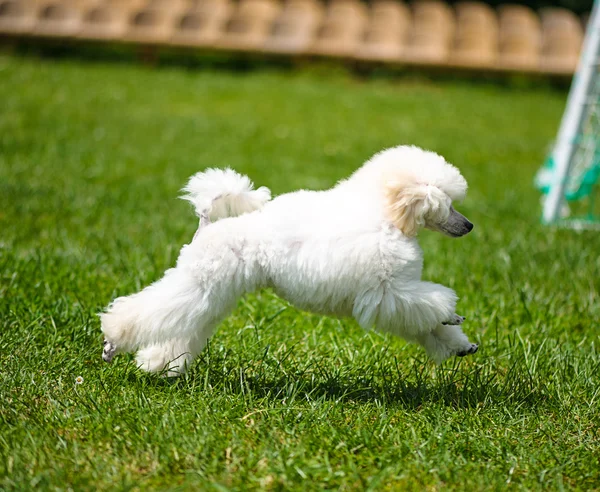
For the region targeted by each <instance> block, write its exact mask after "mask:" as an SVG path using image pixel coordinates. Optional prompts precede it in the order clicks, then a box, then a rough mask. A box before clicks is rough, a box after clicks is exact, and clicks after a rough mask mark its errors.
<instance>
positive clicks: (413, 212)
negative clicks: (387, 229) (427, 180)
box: [386, 183, 449, 237]
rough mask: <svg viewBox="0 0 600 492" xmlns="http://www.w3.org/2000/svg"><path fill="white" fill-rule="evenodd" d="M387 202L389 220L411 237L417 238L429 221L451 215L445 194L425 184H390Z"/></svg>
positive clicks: (387, 187)
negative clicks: (420, 230)
mask: <svg viewBox="0 0 600 492" xmlns="http://www.w3.org/2000/svg"><path fill="white" fill-rule="evenodd" d="M386 201H387V203H386V207H387V210H386V212H387V216H388V218H389V219H390V220H391V221H392V223H393V224H394V225H395V226H396V227H397V228H398V229H400V231H402V233H403V234H404V235H405V236H409V237H414V236H416V235H417V232H418V230H419V229H420V228H421V227H423V226H424V225H425V223H426V221H427V220H428V219H433V220H443V216H444V215H446V217H447V215H448V213H449V208H448V204H447V203H446V202H447V201H448V199H447V197H446V195H445V193H444V192H443V191H442V190H440V189H439V188H437V187H435V186H430V185H425V184H416V183H389V184H388V185H387V186H386Z"/></svg>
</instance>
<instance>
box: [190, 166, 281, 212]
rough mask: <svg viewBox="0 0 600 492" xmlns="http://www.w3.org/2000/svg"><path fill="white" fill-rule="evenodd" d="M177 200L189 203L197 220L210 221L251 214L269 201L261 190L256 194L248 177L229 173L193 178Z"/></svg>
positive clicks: (209, 172)
mask: <svg viewBox="0 0 600 492" xmlns="http://www.w3.org/2000/svg"><path fill="white" fill-rule="evenodd" d="M182 191H184V192H185V193H186V194H185V195H183V196H182V197H181V198H183V199H184V200H187V201H189V202H191V203H192V204H193V205H194V208H195V209H196V214H197V215H198V217H200V218H201V219H203V218H204V219H210V220H211V221H214V220H218V219H224V218H226V217H235V216H237V215H242V214H245V213H248V212H253V211H254V210H258V209H259V208H262V206H263V205H264V204H265V203H266V202H268V201H269V200H270V199H271V191H270V190H269V189H268V188H265V187H264V186H261V187H260V188H258V189H257V190H255V189H254V184H253V183H252V181H250V178H248V176H242V175H241V174H238V173H237V172H235V171H234V170H233V169H229V168H227V169H207V170H206V171H204V172H201V173H197V174H194V175H193V176H192V177H191V178H190V180H189V181H188V184H187V185H186V187H185V188H183V190H182Z"/></svg>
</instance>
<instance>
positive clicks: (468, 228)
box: [465, 222, 473, 232]
mask: <svg viewBox="0 0 600 492" xmlns="http://www.w3.org/2000/svg"><path fill="white" fill-rule="evenodd" d="M465 225H466V226H467V232H471V231H472V230H473V224H472V223H471V222H467V223H466V224H465Z"/></svg>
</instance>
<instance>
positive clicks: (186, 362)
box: [135, 337, 206, 377]
mask: <svg viewBox="0 0 600 492" xmlns="http://www.w3.org/2000/svg"><path fill="white" fill-rule="evenodd" d="M205 344H206V340H204V339H200V338H198V337H193V338H191V339H190V338H186V339H182V338H174V339H172V340H169V341H167V342H164V343H161V344H155V345H151V346H149V347H144V348H142V349H140V350H139V351H138V353H137V354H136V358H135V359H136V362H137V365H138V367H139V368H140V369H142V370H144V371H146V372H155V373H156V372H160V373H163V374H164V375H165V376H167V377H175V376H181V375H183V374H185V373H186V372H187V371H188V369H189V368H190V366H191V364H192V362H193V361H194V359H195V358H196V356H197V355H198V353H200V351H201V350H202V349H203V348H204V345H205Z"/></svg>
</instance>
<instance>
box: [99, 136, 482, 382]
mask: <svg viewBox="0 0 600 492" xmlns="http://www.w3.org/2000/svg"><path fill="white" fill-rule="evenodd" d="M466 190H467V183H466V181H465V179H464V178H463V177H462V175H461V174H460V172H459V171H458V169H456V168H455V167H454V166H452V165H450V164H448V163H447V162H446V161H445V160H444V158H443V157H440V156H439V155H437V154H435V153H433V152H428V151H425V150H421V149H419V148H417V147H409V146H401V147H395V148H392V149H388V150H385V151H383V152H380V153H378V154H376V155H375V156H374V157H373V158H372V159H371V160H369V161H368V162H367V163H366V164H364V165H363V166H362V167H361V168H360V169H359V170H358V171H356V172H355V173H354V174H353V175H352V176H351V177H350V178H349V179H346V180H344V181H340V182H339V183H338V184H337V185H336V186H335V187H333V188H332V189H330V190H327V191H306V190H301V191H297V192H294V193H288V194H285V195H281V196H279V197H277V198H275V199H274V200H270V198H271V194H270V191H269V190H268V189H267V188H264V187H262V188H259V189H257V190H253V185H252V182H251V181H250V180H249V179H248V178H247V177H246V176H241V175H239V174H237V173H236V172H235V171H233V170H231V169H225V170H219V169H208V170H206V171H205V172H202V173H198V174H196V175H194V176H192V178H191V179H190V181H189V183H188V185H187V186H186V187H185V189H184V191H185V192H187V195H185V196H184V198H185V199H186V200H189V201H190V202H191V203H193V204H194V206H195V208H196V212H197V214H198V216H199V217H200V226H199V228H198V231H197V232H196V234H195V236H194V239H193V240H192V242H191V243H190V244H187V245H185V246H184V247H183V248H182V250H181V253H180V255H179V259H178V260H177V265H176V266H175V268H171V269H170V270H167V272H166V273H165V275H164V277H163V278H162V279H160V280H158V281H157V282H155V283H153V284H152V285H150V286H148V287H146V288H145V289H143V290H142V291H141V292H138V293H137V294H133V295H130V296H127V297H119V298H117V299H116V300H115V301H114V302H113V303H112V304H111V305H110V306H109V307H108V309H107V311H106V312H105V313H102V314H101V315H100V316H101V321H102V331H103V332H104V336H105V341H104V352H103V355H102V357H103V359H104V360H105V361H107V362H110V361H111V360H112V358H113V356H114V355H115V353H116V352H121V351H135V350H137V351H138V352H137V363H138V364H139V366H140V367H141V368H142V369H144V370H146V371H150V372H160V371H165V372H166V374H167V375H169V376H174V375H178V374H181V373H182V372H184V371H185V370H186V368H188V367H189V365H190V364H191V362H192V361H193V359H194V358H195V357H196V355H197V354H198V353H199V352H200V351H201V350H202V348H203V347H204V345H205V344H206V342H207V340H208V338H209V337H210V336H211V334H212V333H213V331H214V329H215V327H216V326H217V325H218V324H219V323H220V322H221V321H222V320H223V318H224V317H225V316H227V314H228V313H229V312H230V311H231V310H232V309H233V308H234V307H235V306H236V303H237V301H238V299H239V298H240V296H243V295H244V294H246V293H247V292H252V291H255V290H257V289H261V288H264V287H270V288H272V289H273V290H274V291H275V292H276V293H277V294H278V295H280V296H282V297H284V298H285V299H287V300H288V301H290V302H291V303H292V304H294V305H295V306H297V307H299V308H300V309H306V310H310V311H314V312H317V313H323V314H328V315H336V316H353V317H354V318H355V319H356V320H357V321H358V323H359V324H360V325H361V326H362V327H364V328H371V327H375V328H377V329H378V330H381V331H385V332H389V333H393V334H394V335H397V336H400V337H402V338H404V339H406V340H408V341H411V342H416V343H419V344H421V345H422V346H423V347H424V348H425V350H426V351H427V353H428V354H429V356H430V357H432V358H433V359H434V360H435V361H436V362H438V363H439V362H441V361H443V360H444V359H446V358H448V357H450V356H452V355H458V356H464V355H467V354H472V353H475V352H476V351H477V345H475V344H473V343H471V342H469V340H468V338H467V337H466V335H465V334H464V333H463V332H462V330H461V328H460V326H458V325H460V324H461V323H462V322H463V321H464V318H463V317H461V316H458V315H457V314H456V313H455V307H456V301H457V297H456V294H455V293H454V291H452V290H451V289H449V288H447V287H444V286H442V285H438V284H434V283H431V282H424V281H422V280H421V271H422V268H423V253H422V250H421V248H420V247H419V245H418V243H417V240H416V235H417V232H418V230H419V229H420V228H421V227H427V228H429V229H432V230H435V231H439V232H442V233H444V234H446V235H448V236H451V237H459V236H463V235H465V234H467V233H468V232H469V231H471V229H472V228H473V225H472V224H471V223H470V222H469V221H468V220H467V219H466V218H465V217H464V216H462V215H461V214H459V213H458V212H457V211H456V210H454V208H453V207H452V201H453V200H461V199H462V198H463V197H464V196H465V193H466ZM219 219H220V220H219Z"/></svg>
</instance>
